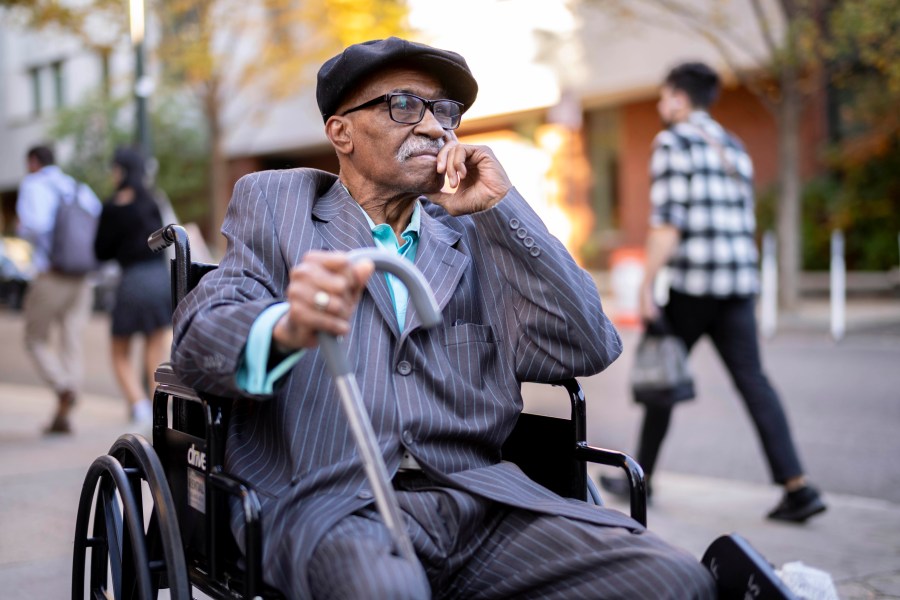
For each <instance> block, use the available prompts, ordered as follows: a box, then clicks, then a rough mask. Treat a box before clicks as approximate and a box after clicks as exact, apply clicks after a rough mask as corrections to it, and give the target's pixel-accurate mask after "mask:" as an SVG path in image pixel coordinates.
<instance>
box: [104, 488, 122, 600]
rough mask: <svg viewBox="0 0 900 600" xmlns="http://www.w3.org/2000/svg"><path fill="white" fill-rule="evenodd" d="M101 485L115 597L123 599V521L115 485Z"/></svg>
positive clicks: (108, 557) (109, 562)
mask: <svg viewBox="0 0 900 600" xmlns="http://www.w3.org/2000/svg"><path fill="white" fill-rule="evenodd" d="M103 481H104V483H101V494H102V498H103V516H104V519H105V526H106V547H107V555H106V556H107V560H108V564H109V568H110V570H111V571H112V573H111V575H112V586H113V596H114V597H115V598H121V597H122V529H123V519H122V513H121V509H120V508H119V500H118V498H117V494H116V493H115V492H116V489H115V486H114V484H113V483H112V482H111V481H109V480H103Z"/></svg>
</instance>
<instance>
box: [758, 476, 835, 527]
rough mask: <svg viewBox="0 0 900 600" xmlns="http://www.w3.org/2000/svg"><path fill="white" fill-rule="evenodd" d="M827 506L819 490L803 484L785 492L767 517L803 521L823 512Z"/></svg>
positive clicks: (794, 521) (793, 521)
mask: <svg viewBox="0 0 900 600" xmlns="http://www.w3.org/2000/svg"><path fill="white" fill-rule="evenodd" d="M827 508H828V507H827V506H826V505H825V502H823V501H822V495H821V494H819V490H817V489H816V488H814V487H812V486H810V485H805V486H803V487H802V488H800V489H799V490H794V491H793V492H786V493H785V494H784V497H783V498H782V499H781V502H779V503H778V506H776V507H775V508H774V509H772V512H770V513H769V518H770V519H773V520H775V521H789V522H791V523H803V522H804V521H806V520H807V519H808V518H810V517H812V516H814V515H817V514H819V513H822V512H825V510H826V509H827Z"/></svg>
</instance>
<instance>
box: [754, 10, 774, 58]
mask: <svg viewBox="0 0 900 600" xmlns="http://www.w3.org/2000/svg"><path fill="white" fill-rule="evenodd" d="M750 4H751V6H752V7H753V16H755V17H756V23H757V24H758V25H759V30H760V31H761V32H762V38H763V40H764V41H765V43H766V47H768V49H769V54H770V55H771V56H772V57H775V55H776V54H777V53H778V43H777V42H776V41H775V36H774V35H773V33H772V24H771V23H769V20H768V19H767V18H766V15H765V12H763V8H762V3H761V2H760V0H751V2H750Z"/></svg>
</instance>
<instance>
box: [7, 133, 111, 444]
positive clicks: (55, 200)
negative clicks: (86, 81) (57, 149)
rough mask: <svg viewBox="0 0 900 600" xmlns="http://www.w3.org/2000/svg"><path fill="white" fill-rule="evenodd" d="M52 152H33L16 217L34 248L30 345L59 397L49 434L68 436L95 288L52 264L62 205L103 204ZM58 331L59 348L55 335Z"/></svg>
mask: <svg viewBox="0 0 900 600" xmlns="http://www.w3.org/2000/svg"><path fill="white" fill-rule="evenodd" d="M55 162H56V161H55V158H54V156H53V150H52V149H51V148H49V147H48V146H35V147H33V148H31V149H30V150H29V151H28V154H27V167H28V175H26V176H25V177H24V178H23V179H22V183H21V185H20V186H19V198H18V201H17V203H16V213H17V215H18V218H19V225H18V233H19V236H21V237H22V238H24V239H26V240H28V241H29V242H30V243H31V244H32V246H33V252H32V261H33V266H34V269H35V273H36V275H35V277H34V278H33V279H32V280H31V281H30V282H29V284H28V288H27V290H26V292H25V297H24V299H23V301H22V310H23V315H24V319H25V347H26V348H27V349H28V352H29V353H30V354H31V357H32V358H33V359H34V362H35V365H36V366H37V368H38V371H39V372H40V374H41V376H42V377H43V379H44V380H45V381H46V382H47V383H48V384H49V385H50V386H51V387H52V388H53V390H54V391H55V392H56V396H57V400H58V402H57V408H56V413H55V414H54V416H53V420H52V421H51V422H50V424H49V425H48V426H47V428H46V429H45V432H46V433H69V432H71V430H72V428H71V423H70V421H69V413H70V412H71V410H72V407H73V406H74V405H75V402H76V400H77V397H78V392H79V390H80V387H81V380H82V377H83V364H82V362H83V361H82V355H83V339H82V338H83V334H84V327H85V325H86V324H87V320H88V318H89V317H90V312H91V306H92V287H91V282H90V279H89V277H88V275H87V274H86V273H64V272H62V271H60V270H59V269H56V268H54V266H53V265H51V261H50V255H51V251H52V246H53V239H54V235H53V234H54V228H55V227H56V215H57V211H58V209H59V207H60V205H61V203H62V201H64V200H65V201H72V200H73V199H74V201H75V202H77V203H78V204H79V205H80V206H81V207H82V208H83V209H84V210H85V211H87V212H88V213H90V214H92V215H95V216H96V215H99V214H100V201H99V200H98V199H97V196H96V195H95V194H94V192H93V191H92V190H91V188H90V187H88V186H87V185H85V184H84V183H79V182H77V181H76V180H75V179H73V178H72V177H70V176H69V175H66V174H65V173H64V172H63V171H62V170H61V169H60V168H59V167H58V166H56V165H55V164H54V163H55ZM54 328H58V329H59V347H58V349H54V348H53V345H52V344H51V343H50V333H51V330H53V329H54Z"/></svg>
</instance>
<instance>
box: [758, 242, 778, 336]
mask: <svg viewBox="0 0 900 600" xmlns="http://www.w3.org/2000/svg"><path fill="white" fill-rule="evenodd" d="M775 244H776V242H775V232H774V231H771V230H770V231H766V233H765V234H764V235H763V244H762V261H761V271H762V272H761V274H760V290H759V297H760V300H759V302H760V314H759V328H760V331H762V334H763V336H764V337H766V338H770V337H772V336H773V335H775V330H776V329H777V328H778V259H777V257H776V254H775V252H776V249H775Z"/></svg>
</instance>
